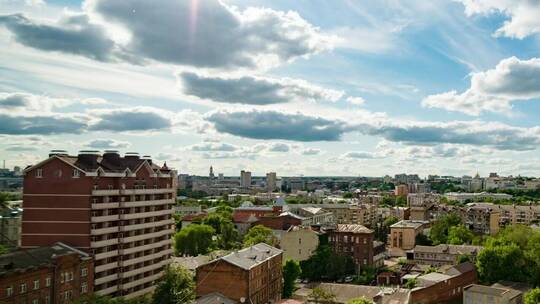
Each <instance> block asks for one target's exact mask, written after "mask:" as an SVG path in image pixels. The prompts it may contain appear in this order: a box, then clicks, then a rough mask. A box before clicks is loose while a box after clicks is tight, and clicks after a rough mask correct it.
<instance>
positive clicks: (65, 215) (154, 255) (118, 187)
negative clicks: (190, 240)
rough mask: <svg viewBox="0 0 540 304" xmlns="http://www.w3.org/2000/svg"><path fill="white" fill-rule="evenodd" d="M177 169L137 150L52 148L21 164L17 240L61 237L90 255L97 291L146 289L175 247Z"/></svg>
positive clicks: (29, 242)
mask: <svg viewBox="0 0 540 304" xmlns="http://www.w3.org/2000/svg"><path fill="white" fill-rule="evenodd" d="M175 198H176V172H174V171H172V170H170V169H169V168H167V166H166V165H163V166H162V167H160V166H157V165H156V164H155V163H153V162H152V160H151V159H150V158H149V157H142V158H140V157H139V156H138V154H137V153H126V155H125V156H124V157H121V156H120V155H119V154H118V152H116V151H105V153H104V154H103V155H101V154H99V153H98V152H96V151H81V152H80V153H79V155H77V156H70V155H67V154H66V153H65V152H64V151H53V152H51V154H50V155H49V158H47V159H46V160H44V161H42V162H40V163H39V164H37V165H35V166H32V167H29V168H27V169H26V170H25V171H24V192H23V208H24V213H23V219H22V247H23V248H34V247H40V246H49V245H51V244H53V243H55V242H63V243H65V244H68V245H70V246H73V247H75V248H78V249H80V250H83V251H85V252H88V253H89V254H91V256H92V257H93V258H94V267H95V268H94V269H93V272H94V289H95V291H96V292H97V293H98V294H103V295H110V296H125V297H128V298H129V297H133V296H137V295H142V294H145V293H147V292H151V291H152V290H153V289H154V288H155V282H156V280H157V279H159V278H160V277H161V276H162V274H163V271H164V267H165V266H166V265H167V264H169V260H170V256H171V254H172V252H173V249H172V239H171V236H172V234H173V232H174V230H173V226H172V225H173V223H174V220H173V219H172V214H173V210H172V206H173V204H174V203H175Z"/></svg>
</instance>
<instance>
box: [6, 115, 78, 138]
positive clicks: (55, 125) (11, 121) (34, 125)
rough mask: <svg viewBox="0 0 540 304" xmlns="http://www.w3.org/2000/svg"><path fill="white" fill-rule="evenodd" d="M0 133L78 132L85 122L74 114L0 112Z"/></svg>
mask: <svg viewBox="0 0 540 304" xmlns="http://www.w3.org/2000/svg"><path fill="white" fill-rule="evenodd" d="M0 121H1V122H2V123H0V134H11V135H51V134H66V133H71V134H78V133H81V132H83V131H84V130H85V128H86V124H87V122H86V121H85V120H83V119H81V118H76V117H75V115H71V116H67V115H61V114H56V115H31V116H27V115H11V114H5V113H1V112H0Z"/></svg>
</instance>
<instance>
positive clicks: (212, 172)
mask: <svg viewBox="0 0 540 304" xmlns="http://www.w3.org/2000/svg"><path fill="white" fill-rule="evenodd" d="M208 176H209V177H210V179H214V177H215V176H214V168H212V166H210V174H208Z"/></svg>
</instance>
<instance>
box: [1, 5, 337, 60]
mask: <svg viewBox="0 0 540 304" xmlns="http://www.w3.org/2000/svg"><path fill="white" fill-rule="evenodd" d="M84 9H85V14H81V15H68V16H64V17H62V18H61V19H60V20H59V21H58V22H56V23H55V24H41V23H38V22H36V21H34V20H31V19H29V18H27V17H25V16H23V15H8V16H2V17H0V18H1V19H0V23H1V24H3V25H4V26H5V27H6V28H7V29H8V30H10V31H11V32H12V33H13V35H14V37H15V39H16V41H17V42H19V43H21V44H23V45H26V46H29V47H33V48H36V49H41V50H45V51H60V52H65V53H71V54H78V55H82V56H85V57H89V58H91V59H95V60H99V61H117V60H119V61H130V62H134V63H145V62H148V61H157V62H163V63H171V64H177V65H183V66H194V67H207V68H221V69H228V68H235V69H237V68H239V67H240V68H249V69H253V68H263V67H264V68H268V67H273V66H276V65H279V64H281V63H284V62H289V61H292V60H294V59H296V58H298V57H305V56H309V55H311V54H315V53H318V52H320V51H324V50H327V49H329V48H331V47H332V41H333V40H334V38H333V37H330V36H326V35H323V34H321V33H320V30H319V29H318V28H317V27H314V26H313V25H311V24H310V23H308V22H307V21H306V20H304V19H303V18H302V17H301V16H300V15H298V13H296V12H293V11H288V12H282V11H276V10H272V9H267V8H254V7H250V8H247V9H245V10H239V9H237V8H235V7H231V6H228V5H226V4H224V3H223V2H221V1H219V0H208V1H183V0H164V1H161V2H160V4H159V5H155V4H154V3H152V2H151V1H145V0H126V1H104V0H89V1H86V2H85V4H84ZM208 20H212V22H208ZM113 27H114V28H116V29H120V30H118V31H117V32H121V33H122V34H117V35H116V36H115V35H114V33H113V31H111V30H109V31H107V30H106V29H111V28H113Z"/></svg>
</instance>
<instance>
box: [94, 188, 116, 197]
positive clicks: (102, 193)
mask: <svg viewBox="0 0 540 304" xmlns="http://www.w3.org/2000/svg"><path fill="white" fill-rule="evenodd" d="M119 194H120V190H119V189H107V190H92V195H94V196H110V195H119Z"/></svg>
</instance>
